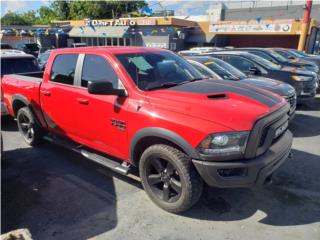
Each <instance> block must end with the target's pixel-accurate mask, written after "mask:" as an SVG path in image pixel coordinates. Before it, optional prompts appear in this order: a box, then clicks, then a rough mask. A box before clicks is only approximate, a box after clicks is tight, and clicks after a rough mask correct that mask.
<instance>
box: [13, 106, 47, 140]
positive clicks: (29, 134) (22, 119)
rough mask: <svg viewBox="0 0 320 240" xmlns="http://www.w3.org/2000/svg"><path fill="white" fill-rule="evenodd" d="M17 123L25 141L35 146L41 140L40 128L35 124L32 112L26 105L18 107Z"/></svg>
mask: <svg viewBox="0 0 320 240" xmlns="http://www.w3.org/2000/svg"><path fill="white" fill-rule="evenodd" d="M17 123H18V128H19V131H20V133H21V134H22V136H23V138H24V140H25V141H26V143H28V144H29V145H31V146H36V145H38V144H39V143H41V142H42V141H43V131H42V128H41V127H40V126H39V125H38V124H37V122H36V121H35V118H34V116H33V113H32V112H31V111H30V109H29V108H28V107H23V108H20V109H19V111H18V113H17Z"/></svg>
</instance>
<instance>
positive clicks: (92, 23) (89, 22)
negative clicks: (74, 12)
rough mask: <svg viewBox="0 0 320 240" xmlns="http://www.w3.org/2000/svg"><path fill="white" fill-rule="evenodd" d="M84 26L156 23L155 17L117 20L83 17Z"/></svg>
mask: <svg viewBox="0 0 320 240" xmlns="http://www.w3.org/2000/svg"><path fill="white" fill-rule="evenodd" d="M84 25H85V26H95V27H96V26H135V25H156V19H153V18H142V19H134V18H133V19H117V20H91V19H84Z"/></svg>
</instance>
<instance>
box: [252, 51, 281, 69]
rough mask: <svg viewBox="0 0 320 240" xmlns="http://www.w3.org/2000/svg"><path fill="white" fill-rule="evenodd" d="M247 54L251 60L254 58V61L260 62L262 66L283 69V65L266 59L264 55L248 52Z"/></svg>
mask: <svg viewBox="0 0 320 240" xmlns="http://www.w3.org/2000/svg"><path fill="white" fill-rule="evenodd" d="M247 56H249V58H250V59H251V60H253V61H254V62H256V63H258V64H260V65H261V66H262V67H265V68H267V69H270V70H279V69H281V66H279V65H277V64H274V63H272V62H270V61H268V60H265V59H264V58H262V57H259V56H257V55H254V54H248V55H247Z"/></svg>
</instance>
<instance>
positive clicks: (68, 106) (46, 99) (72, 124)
mask: <svg viewBox="0 0 320 240" xmlns="http://www.w3.org/2000/svg"><path fill="white" fill-rule="evenodd" d="M77 61H78V54H62V55H57V56H56V58H55V59H54V62H53V65H52V69H51V73H50V79H49V81H48V82H44V83H43V84H42V85H41V89H40V102H41V107H42V110H43V113H44V117H45V119H46V121H47V123H48V127H49V130H50V131H52V132H55V133H58V134H62V135H66V136H69V137H71V138H76V134H77V119H76V106H77V102H76V99H77V95H78V88H77V87H76V86H75V85H74V83H75V73H76V66H77Z"/></svg>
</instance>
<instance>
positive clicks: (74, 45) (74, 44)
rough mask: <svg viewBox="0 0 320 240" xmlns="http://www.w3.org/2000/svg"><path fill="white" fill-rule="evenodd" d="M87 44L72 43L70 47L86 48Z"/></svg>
mask: <svg viewBox="0 0 320 240" xmlns="http://www.w3.org/2000/svg"><path fill="white" fill-rule="evenodd" d="M86 46H87V44H86V43H73V44H72V47H73V48H78V47H86Z"/></svg>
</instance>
